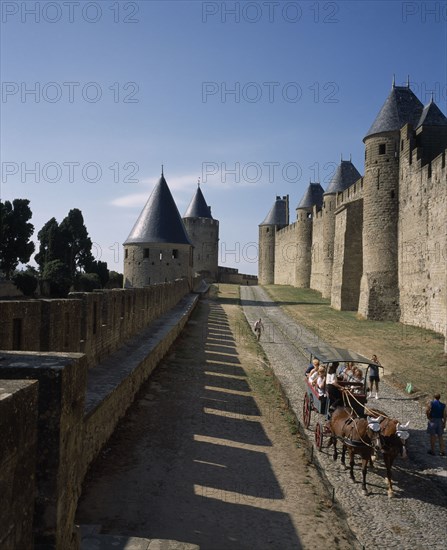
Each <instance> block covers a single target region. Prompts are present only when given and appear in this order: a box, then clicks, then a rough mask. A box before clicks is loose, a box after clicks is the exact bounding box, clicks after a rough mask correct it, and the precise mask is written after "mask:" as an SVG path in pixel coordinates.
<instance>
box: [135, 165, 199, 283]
mask: <svg viewBox="0 0 447 550" xmlns="http://www.w3.org/2000/svg"><path fill="white" fill-rule="evenodd" d="M191 274H192V244H191V242H190V240H189V237H188V234H187V232H186V229H185V226H184V225H183V222H182V219H181V217H180V214H179V211H178V209H177V206H176V205H175V202H174V199H173V198H172V195H171V192H170V191H169V187H168V184H167V183H166V180H165V178H164V175H163V172H162V174H161V177H160V179H159V180H158V182H157V184H156V185H155V187H154V190H153V191H152V193H151V195H150V197H149V199H148V201H147V203H146V205H145V207H144V208H143V210H142V212H141V214H140V216H139V217H138V219H137V221H136V223H135V225H134V227H133V229H132V231H131V232H130V235H129V236H128V237H127V240H126V242H125V243H124V287H125V288H138V287H144V286H146V285H150V284H155V283H164V282H168V281H174V280H175V279H180V278H183V277H186V278H187V279H188V281H190V283H191Z"/></svg>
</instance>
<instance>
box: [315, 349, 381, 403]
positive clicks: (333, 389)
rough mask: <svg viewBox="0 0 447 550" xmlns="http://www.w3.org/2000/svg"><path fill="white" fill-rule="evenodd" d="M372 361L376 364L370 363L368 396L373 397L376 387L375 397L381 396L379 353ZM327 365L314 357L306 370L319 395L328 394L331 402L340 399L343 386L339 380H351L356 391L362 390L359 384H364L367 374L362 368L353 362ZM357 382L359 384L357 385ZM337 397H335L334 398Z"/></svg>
mask: <svg viewBox="0 0 447 550" xmlns="http://www.w3.org/2000/svg"><path fill="white" fill-rule="evenodd" d="M372 361H373V362H374V364H371V365H369V389H368V397H372V392H373V389H374V387H375V389H376V392H375V398H376V399H378V398H379V382H380V377H379V367H378V366H377V365H380V362H379V359H378V358H377V355H373V357H372ZM328 365H329V366H328V368H327V371H326V367H325V366H324V365H321V364H320V361H319V360H318V359H313V360H312V363H311V364H310V365H309V367H308V369H307V370H306V373H305V374H306V376H307V377H308V380H309V383H310V384H311V385H312V386H314V387H315V388H316V389H317V392H318V395H320V396H324V395H328V396H329V398H330V400H331V402H334V401H335V400H339V399H340V389H341V386H340V385H339V382H341V381H344V382H350V383H352V384H353V386H352V388H351V389H352V390H353V392H354V393H355V391H356V389H358V390H359V391H360V388H359V386H358V384H363V382H364V380H365V375H364V373H363V371H362V369H361V368H360V367H359V366H358V365H356V364H355V363H353V362H346V363H343V364H342V365H340V363H338V362H333V363H329V364H328ZM355 384H357V386H355ZM334 398H335V399H334Z"/></svg>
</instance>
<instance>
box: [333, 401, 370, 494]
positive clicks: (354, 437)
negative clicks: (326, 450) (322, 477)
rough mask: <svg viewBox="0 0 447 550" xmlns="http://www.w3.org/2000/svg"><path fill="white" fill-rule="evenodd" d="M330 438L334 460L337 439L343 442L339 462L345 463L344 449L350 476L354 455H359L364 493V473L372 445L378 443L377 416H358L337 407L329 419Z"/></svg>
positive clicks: (352, 474) (366, 491) (351, 474)
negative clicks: (347, 454) (347, 455)
mask: <svg viewBox="0 0 447 550" xmlns="http://www.w3.org/2000/svg"><path fill="white" fill-rule="evenodd" d="M329 428H330V430H331V440H330V443H329V444H331V443H332V444H333V445H334V454H333V458H334V460H337V456H338V451H337V440H338V439H340V440H341V441H342V442H343V451H342V457H341V462H342V464H344V465H345V454H346V449H348V451H349V466H350V476H351V479H352V480H353V481H355V478H354V457H355V455H356V454H358V455H360V457H361V459H362V492H363V493H364V494H365V495H366V494H368V490H367V488H366V473H367V468H368V462H370V461H371V457H372V453H373V449H374V446H375V445H377V444H378V432H379V430H380V425H379V418H377V419H373V418H370V417H368V418H367V419H366V418H358V417H355V416H354V413H353V412H352V410H351V409H349V408H347V407H337V408H336V409H335V411H334V412H333V413H332V415H331V418H330V420H329Z"/></svg>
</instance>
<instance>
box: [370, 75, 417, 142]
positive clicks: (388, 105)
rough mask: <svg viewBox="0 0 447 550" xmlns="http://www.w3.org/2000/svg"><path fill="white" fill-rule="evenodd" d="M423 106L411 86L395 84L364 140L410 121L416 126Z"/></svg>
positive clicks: (397, 128)
mask: <svg viewBox="0 0 447 550" xmlns="http://www.w3.org/2000/svg"><path fill="white" fill-rule="evenodd" d="M423 108H424V106H423V105H422V103H421V102H420V101H419V99H418V98H417V97H416V96H415V95H414V93H413V92H412V91H411V90H410V88H408V87H403V86H393V88H392V90H391V92H390V95H389V96H388V97H387V99H386V101H385V103H384V104H383V106H382V108H381V109H380V112H379V114H378V115H377V117H376V120H375V121H374V122H373V124H372V126H371V128H370V129H369V130H368V133H367V134H366V136H365V138H364V140H365V139H366V138H367V137H369V136H372V135H374V134H380V133H381V132H392V131H394V130H400V129H401V128H402V126H403V125H404V124H407V123H408V122H409V123H410V124H412V125H413V126H415V125H416V124H417V123H418V121H419V119H420V117H421V114H422V110H423Z"/></svg>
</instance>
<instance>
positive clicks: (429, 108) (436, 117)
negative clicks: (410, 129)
mask: <svg viewBox="0 0 447 550" xmlns="http://www.w3.org/2000/svg"><path fill="white" fill-rule="evenodd" d="M422 125H424V126H446V125H447V118H446V117H445V116H444V113H443V112H442V111H441V109H440V108H439V107H438V106H437V105H436V103H435V102H434V101H433V100H431V101H430V103H429V104H428V105H426V106H425V107H424V110H423V111H422V115H421V118H420V119H419V122H418V124H417V126H416V128H419V126H422Z"/></svg>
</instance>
